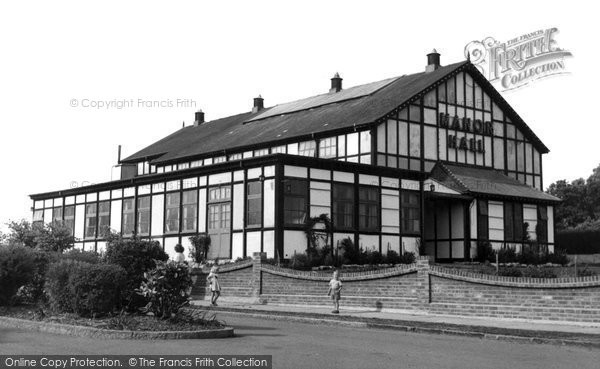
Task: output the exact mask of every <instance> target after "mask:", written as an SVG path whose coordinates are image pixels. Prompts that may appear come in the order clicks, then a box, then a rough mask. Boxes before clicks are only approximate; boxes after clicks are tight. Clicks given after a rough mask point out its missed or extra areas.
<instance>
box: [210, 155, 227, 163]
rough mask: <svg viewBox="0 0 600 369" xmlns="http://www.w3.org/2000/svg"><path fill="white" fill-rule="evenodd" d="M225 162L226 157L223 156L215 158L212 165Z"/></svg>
mask: <svg viewBox="0 0 600 369" xmlns="http://www.w3.org/2000/svg"><path fill="white" fill-rule="evenodd" d="M226 161H227V157H225V156H218V157H216V158H215V160H214V161H213V163H214V164H217V163H224V162H226Z"/></svg>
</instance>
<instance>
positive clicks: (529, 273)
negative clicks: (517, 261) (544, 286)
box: [523, 266, 556, 278]
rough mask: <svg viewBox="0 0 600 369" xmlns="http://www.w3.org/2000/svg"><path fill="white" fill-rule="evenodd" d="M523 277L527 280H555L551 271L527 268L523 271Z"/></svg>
mask: <svg viewBox="0 0 600 369" xmlns="http://www.w3.org/2000/svg"><path fill="white" fill-rule="evenodd" d="M523 277H529V278H556V273H554V271H553V270H552V269H548V268H537V267H533V266H528V267H527V268H525V269H524V270H523Z"/></svg>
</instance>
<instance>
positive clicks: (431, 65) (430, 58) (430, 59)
mask: <svg viewBox="0 0 600 369" xmlns="http://www.w3.org/2000/svg"><path fill="white" fill-rule="evenodd" d="M439 67H441V65H440V54H439V53H438V52H437V50H436V49H433V51H431V52H430V53H429V54H427V66H426V67H425V72H427V73H429V72H433V71H434V70H436V69H438V68H439Z"/></svg>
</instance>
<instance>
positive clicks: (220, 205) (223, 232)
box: [208, 186, 231, 259]
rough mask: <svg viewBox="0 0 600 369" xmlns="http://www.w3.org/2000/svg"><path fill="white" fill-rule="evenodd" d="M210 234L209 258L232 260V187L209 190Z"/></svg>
mask: <svg viewBox="0 0 600 369" xmlns="http://www.w3.org/2000/svg"><path fill="white" fill-rule="evenodd" d="M208 234H209V236H210V241H211V242H210V247H209V249H208V258H209V259H216V258H227V259H229V258H231V254H230V246H229V245H230V240H231V187H230V186H220V187H213V188H211V189H209V197H208Z"/></svg>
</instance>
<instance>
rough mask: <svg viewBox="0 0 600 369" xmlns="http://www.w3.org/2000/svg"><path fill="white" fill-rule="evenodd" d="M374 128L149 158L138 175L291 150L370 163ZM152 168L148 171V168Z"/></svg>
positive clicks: (285, 152) (292, 151) (296, 153)
mask: <svg viewBox="0 0 600 369" xmlns="http://www.w3.org/2000/svg"><path fill="white" fill-rule="evenodd" d="M370 152H371V132H370V131H361V132H354V133H349V134H345V135H339V136H333V137H326V138H322V139H319V140H318V147H317V140H310V141H303V142H298V143H292V144H288V145H280V146H273V147H271V148H264V149H258V150H253V151H252V150H251V151H245V152H243V153H235V154H230V155H228V156H225V155H222V156H218V157H213V158H206V159H198V160H194V161H190V162H185V163H178V164H171V165H166V166H158V167H156V166H154V165H149V166H148V165H146V164H147V162H140V163H138V175H140V173H141V174H149V173H168V172H172V171H177V170H184V169H189V168H196V167H201V166H207V165H213V164H219V163H223V162H226V161H234V160H242V159H248V158H252V157H259V156H265V155H269V154H289V155H300V156H309V157H318V158H324V159H339V160H343V161H348V162H355V163H358V162H360V163H364V164H370V163H371V157H370V155H368V154H369V153H370ZM146 169H148V171H146Z"/></svg>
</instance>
